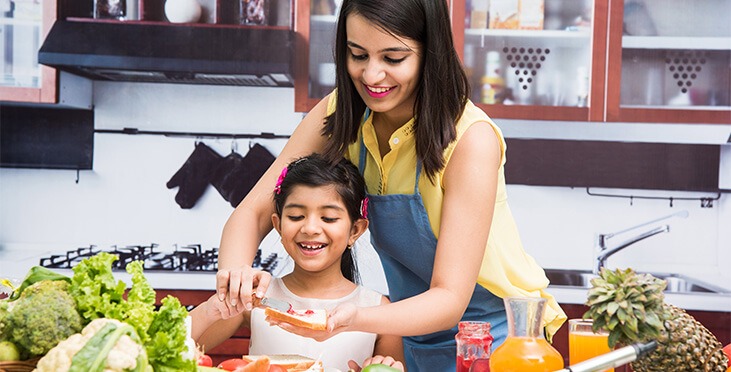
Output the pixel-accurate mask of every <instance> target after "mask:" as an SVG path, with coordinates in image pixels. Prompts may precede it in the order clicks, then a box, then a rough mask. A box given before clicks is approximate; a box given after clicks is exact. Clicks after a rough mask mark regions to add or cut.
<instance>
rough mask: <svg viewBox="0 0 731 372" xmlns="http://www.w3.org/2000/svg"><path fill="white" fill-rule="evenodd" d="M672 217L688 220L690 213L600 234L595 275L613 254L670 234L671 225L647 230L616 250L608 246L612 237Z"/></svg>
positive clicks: (684, 212) (675, 214)
mask: <svg viewBox="0 0 731 372" xmlns="http://www.w3.org/2000/svg"><path fill="white" fill-rule="evenodd" d="M672 217H680V218H686V217H688V211H680V212H677V213H673V214H670V215H667V216H665V217H661V218H658V219H655V220H652V221H648V222H643V223H641V224H639V225H637V226H633V227H630V228H628V229H624V230H622V231H617V232H614V233H609V234H599V235H597V239H596V251H597V252H596V259H595V262H594V269H593V273H594V275H598V274H599V271H601V269H602V267H604V264H605V263H606V261H607V258H609V257H610V256H612V255H613V254H615V253H617V252H619V251H621V250H623V249H625V248H627V247H629V246H630V245H632V244H635V243H637V242H639V241H641V240H644V239H647V238H649V237H651V236H654V235H657V234H661V233H664V232H670V225H662V226H657V227H654V228H652V229H651V230H647V231H645V232H643V233H641V234H638V235H636V236H634V237H632V238H630V239H627V240H626V241H624V242H622V243H621V244H619V245H617V246H616V247H614V248H609V247H608V246H607V241H608V240H609V239H610V238H612V237H614V236H616V235H619V234H623V233H625V232H628V231H632V230H635V229H638V228H640V227H643V226H647V225H650V224H654V223H657V222H660V221H663V220H666V219H668V218H672Z"/></svg>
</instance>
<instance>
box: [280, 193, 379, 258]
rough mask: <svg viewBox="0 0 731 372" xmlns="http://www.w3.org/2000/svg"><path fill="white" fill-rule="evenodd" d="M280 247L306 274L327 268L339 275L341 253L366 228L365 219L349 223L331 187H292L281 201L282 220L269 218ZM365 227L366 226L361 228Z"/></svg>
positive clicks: (345, 212)
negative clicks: (282, 246) (281, 246)
mask: <svg viewBox="0 0 731 372" xmlns="http://www.w3.org/2000/svg"><path fill="white" fill-rule="evenodd" d="M272 222H273V224H274V227H275V228H276V229H277V231H278V232H279V235H280V236H281V237H282V244H283V245H284V248H285V249H286V250H287V253H288V254H289V255H290V256H291V257H292V259H293V260H294V262H295V263H296V268H295V270H297V269H298V268H300V269H303V270H305V271H308V272H321V271H325V270H327V269H331V270H337V272H338V273H340V260H341V257H342V255H343V251H345V249H346V248H347V246H349V245H353V244H354V243H355V241H356V240H357V239H358V237H359V236H360V235H361V234H362V233H363V232H364V231H365V227H367V224H368V223H367V222H366V220H363V219H359V220H358V221H356V222H355V223H353V222H352V221H351V220H350V216H349V215H348V211H347V210H346V208H345V204H344V203H343V201H342V198H341V197H340V195H339V194H338V192H337V191H336V189H335V187H334V186H323V187H309V186H295V187H293V188H292V190H291V193H290V194H289V196H288V197H287V199H286V200H285V202H284V206H283V208H282V216H281V218H280V217H279V216H278V215H277V214H276V213H274V214H273V215H272ZM364 225H365V227H364Z"/></svg>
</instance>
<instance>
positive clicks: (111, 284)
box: [71, 252, 196, 371]
mask: <svg viewBox="0 0 731 372" xmlns="http://www.w3.org/2000/svg"><path fill="white" fill-rule="evenodd" d="M117 259H118V257H117V256H116V255H113V254H110V253H106V252H101V253H98V254H96V255H95V256H92V257H90V258H87V259H84V260H83V261H81V263H79V264H78V265H76V266H75V267H74V268H73V270H74V276H73V278H72V279H71V293H72V294H73V295H74V297H75V298H76V303H77V307H78V310H79V313H81V315H82V317H83V318H84V319H85V320H86V321H87V322H90V321H92V320H94V319H97V318H111V319H117V320H119V321H122V322H125V323H127V324H129V325H130V326H132V327H133V328H134V329H135V331H136V333H137V334H138V335H139V337H140V340H141V343H142V344H143V345H144V346H145V349H146V350H147V356H148V358H149V362H150V365H152V367H153V368H154V369H155V371H165V370H171V371H173V370H175V371H195V370H196V362H195V360H194V359H192V358H191V359H184V356H183V354H184V353H186V352H188V347H187V345H186V343H185V341H186V339H187V327H186V325H185V318H187V316H188V310H186V309H185V307H184V306H182V305H181V304H180V301H179V300H178V299H177V298H175V297H172V296H168V297H166V298H165V299H163V300H162V306H161V307H160V309H159V310H157V311H155V290H154V289H153V288H152V286H150V284H149V282H148V281H147V278H146V277H145V276H144V274H143V265H142V262H141V261H135V262H132V263H130V264H128V265H127V272H128V273H129V274H131V275H132V286H131V287H130V289H129V292H127V297H126V299H125V296H124V295H125V290H126V288H127V285H126V284H125V283H124V282H123V281H121V280H119V281H116V280H115V279H114V274H113V273H112V263H113V262H114V261H116V260H117Z"/></svg>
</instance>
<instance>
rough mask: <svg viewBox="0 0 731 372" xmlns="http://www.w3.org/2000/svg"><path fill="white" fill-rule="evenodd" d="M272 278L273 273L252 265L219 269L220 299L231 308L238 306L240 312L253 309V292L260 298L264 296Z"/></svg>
mask: <svg viewBox="0 0 731 372" xmlns="http://www.w3.org/2000/svg"><path fill="white" fill-rule="evenodd" d="M271 280H272V275H271V274H269V273H268V272H266V271H262V270H255V269H253V268H252V267H251V266H242V267H239V268H235V269H219V270H218V272H217V273H216V293H217V296H218V300H219V301H220V302H224V301H225V302H227V305H228V306H230V308H236V309H237V311H238V312H239V313H240V312H241V311H243V310H251V309H252V308H253V304H252V297H251V294H252V293H254V295H255V296H256V297H258V298H262V297H264V294H265V293H266V291H267V288H269V282H271ZM255 291H256V292H255Z"/></svg>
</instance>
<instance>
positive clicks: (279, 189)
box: [274, 167, 287, 195]
mask: <svg viewBox="0 0 731 372" xmlns="http://www.w3.org/2000/svg"><path fill="white" fill-rule="evenodd" d="M286 176H287V167H284V169H282V173H280V174H279V178H278V179H277V184H276V185H275V186H274V192H275V193H277V195H279V193H280V192H282V181H284V177H286Z"/></svg>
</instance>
